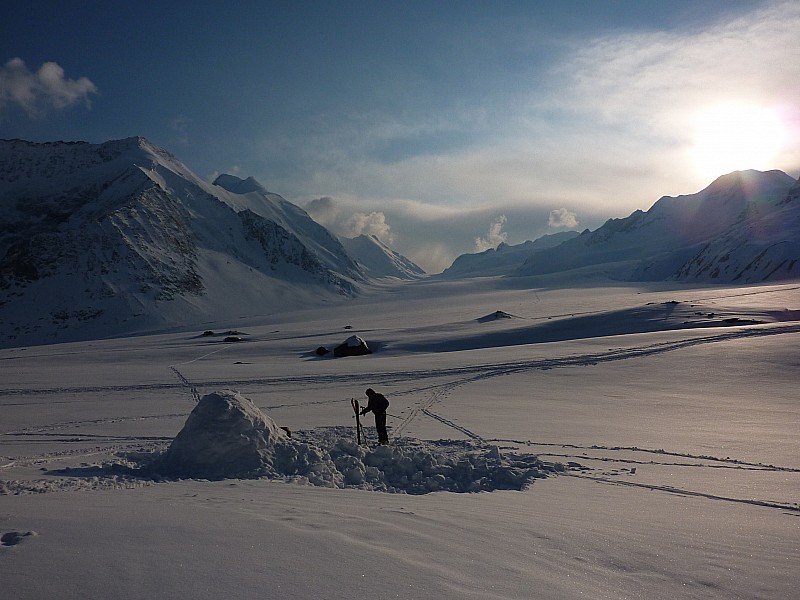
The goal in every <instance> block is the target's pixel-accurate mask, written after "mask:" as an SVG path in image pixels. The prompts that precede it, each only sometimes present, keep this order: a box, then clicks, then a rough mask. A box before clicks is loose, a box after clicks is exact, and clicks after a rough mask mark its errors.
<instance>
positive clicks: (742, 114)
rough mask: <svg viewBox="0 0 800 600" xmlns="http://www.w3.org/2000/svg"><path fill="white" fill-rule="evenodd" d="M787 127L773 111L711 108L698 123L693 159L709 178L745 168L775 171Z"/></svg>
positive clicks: (726, 106)
mask: <svg viewBox="0 0 800 600" xmlns="http://www.w3.org/2000/svg"><path fill="white" fill-rule="evenodd" d="M786 135H787V134H786V127H785V125H784V123H783V122H782V121H781V118H780V116H779V115H778V113H777V112H776V111H775V110H773V109H770V108H765V107H759V106H753V105H745V104H724V105H718V106H714V107H711V108H708V109H706V110H704V111H703V112H701V113H700V114H698V115H697V117H696V120H695V135H694V146H693V147H692V160H693V162H694V165H695V168H696V169H697V170H698V172H699V173H700V174H701V175H702V176H703V177H705V178H707V179H714V178H716V177H718V176H719V175H724V174H725V173H730V172H731V171H739V170H744V169H757V170H767V169H771V168H775V167H774V165H773V164H772V162H773V161H774V159H775V157H776V156H777V154H778V153H779V152H780V150H781V148H782V147H783V145H784V144H785V143H786Z"/></svg>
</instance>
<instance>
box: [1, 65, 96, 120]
mask: <svg viewBox="0 0 800 600" xmlns="http://www.w3.org/2000/svg"><path fill="white" fill-rule="evenodd" d="M96 93H97V86H95V84H94V83H92V82H91V81H90V80H89V79H88V78H86V77H81V78H80V79H68V78H66V77H65V76H64V69H63V68H61V66H60V65H58V64H57V63H54V62H46V63H44V64H43V65H42V66H41V67H39V70H38V71H36V72H35V73H34V72H32V71H31V70H29V69H28V67H27V65H26V64H25V62H24V61H23V60H22V59H21V58H12V59H11V60H9V61H8V62H7V63H6V64H5V65H3V66H2V67H0V111H2V110H4V109H5V108H6V107H8V106H17V107H19V108H22V109H23V110H24V111H25V112H26V113H27V114H28V115H29V116H30V117H32V118H38V117H42V116H44V115H45V114H47V113H48V112H50V111H52V110H62V109H65V108H69V107H70V106H73V105H75V104H78V103H83V104H84V105H85V106H86V107H87V108H88V107H90V106H91V100H90V95H91V94H96Z"/></svg>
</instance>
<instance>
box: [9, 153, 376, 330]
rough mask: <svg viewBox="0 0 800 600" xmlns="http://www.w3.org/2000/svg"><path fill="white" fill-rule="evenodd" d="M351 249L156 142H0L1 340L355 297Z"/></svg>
mask: <svg viewBox="0 0 800 600" xmlns="http://www.w3.org/2000/svg"><path fill="white" fill-rule="evenodd" d="M364 280H365V275H364V273H363V271H362V270H361V269H360V268H359V267H358V265H356V264H355V263H354V262H353V261H352V260H351V259H350V258H349V257H348V255H347V253H346V252H345V250H344V248H343V247H342V245H341V244H340V243H339V242H338V241H337V240H336V239H335V238H334V237H333V236H331V235H330V234H329V233H328V232H327V230H325V229H324V228H323V227H322V226H320V225H319V224H317V223H315V222H314V221H313V220H312V219H311V218H310V217H309V216H308V215H307V214H306V213H305V212H304V211H302V210H301V209H300V208H298V207H296V206H294V205H293V204H291V203H289V202H287V201H286V200H284V199H283V198H281V197H280V196H277V195H275V194H270V193H269V192H267V191H266V190H264V189H263V188H262V187H261V186H260V185H259V184H258V183H257V182H255V181H254V180H252V179H250V180H240V179H238V178H235V177H232V176H224V177H221V178H220V179H218V180H217V182H216V185H210V184H208V183H206V182H205V181H203V180H202V179H200V178H199V177H197V176H196V175H194V174H193V173H192V172H191V171H190V170H189V169H187V168H186V167H185V166H184V165H183V164H182V163H180V161H178V160H177V159H176V158H175V157H173V156H172V155H170V154H169V153H168V152H166V151H164V150H162V149H160V148H158V147H156V146H154V145H153V144H151V143H149V142H148V141H147V140H145V139H143V138H128V139H124V140H117V141H111V142H107V143H104V144H99V145H96V144H88V143H85V142H74V143H68V142H52V143H45V144H34V143H30V142H25V141H21V140H10V141H8V140H3V141H0V303H2V312H0V337H2V338H3V339H4V340H6V342H7V343H8V342H9V341H10V343H12V344H19V343H28V344H29V343H37V342H42V341H62V340H70V339H85V338H88V337H95V336H97V335H112V334H123V333H130V332H135V331H141V330H146V329H153V328H164V327H170V326H179V325H185V324H189V323H197V322H201V321H205V320H210V319H214V320H220V319H232V320H233V319H237V318H239V317H241V316H245V315H253V314H264V313H270V312H274V311H275V310H276V309H279V308H281V307H283V306H286V305H288V304H291V305H292V306H296V305H298V303H299V304H302V303H303V302H308V301H312V300H313V299H315V298H319V297H336V296H341V295H352V294H353V293H355V292H356V289H357V287H356V286H357V284H358V283H359V282H362V281H364Z"/></svg>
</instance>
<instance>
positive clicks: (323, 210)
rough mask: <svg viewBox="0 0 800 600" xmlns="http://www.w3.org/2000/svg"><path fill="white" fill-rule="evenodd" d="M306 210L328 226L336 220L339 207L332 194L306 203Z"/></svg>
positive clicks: (312, 216) (321, 223) (320, 222)
mask: <svg viewBox="0 0 800 600" xmlns="http://www.w3.org/2000/svg"><path fill="white" fill-rule="evenodd" d="M305 210H306V212H307V213H308V214H309V215H310V216H311V218H312V219H314V220H315V221H316V222H317V223H319V224H320V225H326V226H327V225H332V224H334V223H335V222H336V215H337V207H336V205H335V203H334V200H333V198H331V197H330V196H323V197H322V198H314V199H313V200H310V201H309V202H308V203H307V204H306V205H305Z"/></svg>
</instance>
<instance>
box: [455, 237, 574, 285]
mask: <svg viewBox="0 0 800 600" xmlns="http://www.w3.org/2000/svg"><path fill="white" fill-rule="evenodd" d="M577 236H578V232H577V231H563V232H559V233H553V234H550V235H543V236H542V237H540V238H537V239H536V240H534V241H531V240H528V241H526V242H524V243H522V244H517V245H508V244H506V243H505V242H503V243H501V244H500V245H499V246H497V248H489V249H488V250H485V251H484V252H478V253H476V254H462V255H461V256H459V257H458V258H456V259H455V261H453V264H452V265H451V266H450V267H448V268H447V269H445V270H444V271H443V272H442V273H441V274H440V275H439V276H440V277H488V276H493V275H507V274H508V273H511V272H513V271H514V270H515V269H517V268H519V267H521V266H522V265H523V264H524V263H525V261H526V260H528V259H529V258H531V257H532V256H533V255H534V254H536V253H537V252H540V251H541V250H546V249H548V248H554V247H556V246H558V245H559V244H561V243H563V242H565V241H567V240H571V239H572V238H574V237H577Z"/></svg>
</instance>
